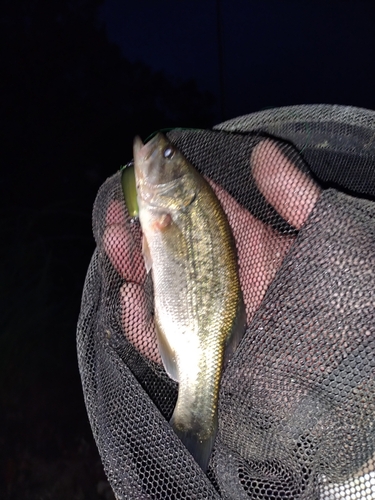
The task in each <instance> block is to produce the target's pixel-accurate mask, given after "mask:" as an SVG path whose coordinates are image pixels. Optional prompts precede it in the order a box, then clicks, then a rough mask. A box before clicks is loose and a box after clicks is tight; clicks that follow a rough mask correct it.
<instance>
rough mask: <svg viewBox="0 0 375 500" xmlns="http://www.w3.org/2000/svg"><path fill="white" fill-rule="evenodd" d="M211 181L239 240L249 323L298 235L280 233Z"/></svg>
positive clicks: (240, 266)
mask: <svg viewBox="0 0 375 500" xmlns="http://www.w3.org/2000/svg"><path fill="white" fill-rule="evenodd" d="M208 181H209V183H210V184H211V187H212V188H213V190H214V191H215V194H216V196H217V197H218V199H219V201H220V203H221V205H222V207H223V209H224V212H225V213H226V216H227V218H228V221H229V224H230V226H231V229H232V233H233V237H234V240H235V242H236V248H237V254H238V265H239V276H240V282H241V289H242V293H243V298H244V302H245V306H246V317H247V322H248V324H249V323H250V322H251V320H252V318H253V316H254V314H255V312H256V311H257V310H258V308H259V306H260V304H261V302H262V300H263V297H264V295H265V293H266V291H267V289H268V286H269V284H270V283H271V281H272V280H273V278H274V277H275V274H276V272H277V270H278V269H279V267H280V266H281V263H282V261H283V259H284V257H285V255H286V254H287V253H288V251H289V249H290V247H291V245H292V243H293V241H294V238H293V237H287V236H282V235H280V234H278V233H276V232H275V231H273V229H272V228H271V227H270V226H267V225H266V224H263V223H262V222H261V221H260V220H259V219H257V218H255V217H254V216H253V215H252V214H251V213H250V212H248V211H247V210H246V209H245V208H243V207H242V206H241V205H240V204H239V203H238V202H237V201H236V200H235V199H234V198H233V197H232V196H231V195H230V194H229V193H228V192H227V191H225V190H224V189H223V188H222V187H221V186H219V185H218V184H215V183H214V182H213V181H211V180H208Z"/></svg>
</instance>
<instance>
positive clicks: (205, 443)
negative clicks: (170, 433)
mask: <svg viewBox="0 0 375 500" xmlns="http://www.w3.org/2000/svg"><path fill="white" fill-rule="evenodd" d="M171 426H172V428H173V430H174V432H175V433H176V434H177V436H178V437H179V438H180V439H181V441H182V442H183V444H184V445H185V447H186V448H187V449H188V450H189V452H190V453H191V455H192V456H193V458H194V460H195V461H196V462H197V463H198V465H199V466H200V467H201V469H202V470H203V472H206V471H207V468H208V462H209V461H210V456H211V453H212V448H213V446H214V442H215V438H216V434H217V418H216V419H215V421H214V425H213V428H212V432H210V433H209V434H207V433H205V437H204V438H201V437H200V436H201V432H199V431H198V430H195V429H194V428H191V429H188V430H185V429H181V428H180V427H179V426H178V425H177V423H176V421H175V420H174V419H173V417H172V420H171Z"/></svg>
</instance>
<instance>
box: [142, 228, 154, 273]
mask: <svg viewBox="0 0 375 500" xmlns="http://www.w3.org/2000/svg"><path fill="white" fill-rule="evenodd" d="M142 254H143V258H144V261H145V266H146V272H147V273H149V272H150V270H151V268H152V258H151V252H150V247H149V246H148V243H147V239H146V236H145V235H144V234H143V236H142Z"/></svg>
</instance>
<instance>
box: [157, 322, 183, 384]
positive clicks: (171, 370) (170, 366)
mask: <svg viewBox="0 0 375 500" xmlns="http://www.w3.org/2000/svg"><path fill="white" fill-rule="evenodd" d="M155 327H156V337H157V340H158V347H159V353H160V356H161V359H162V361H163V365H164V368H165V371H166V372H167V374H168V376H169V377H170V378H171V379H173V380H175V381H176V382H178V370H177V361H176V355H175V353H174V351H173V349H172V348H171V346H170V345H169V343H168V340H167V339H166V337H165V335H164V333H163V331H162V329H161V328H160V327H158V325H157V322H155Z"/></svg>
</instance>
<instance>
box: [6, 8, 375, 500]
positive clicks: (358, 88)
mask: <svg viewBox="0 0 375 500" xmlns="http://www.w3.org/2000/svg"><path fill="white" fill-rule="evenodd" d="M374 16H375V5H374V2H373V1H364V0H340V1H339V0H337V1H334V0H324V1H323V0H321V1H320V0H304V1H303V2H302V1H301V0H283V1H281V0H259V1H251V0H247V1H246V0H220V2H218V1H217V0H207V1H206V0H205V1H202V0H175V1H171V0H159V1H158V2H154V1H153V2H151V1H150V0H148V1H146V0H138V1H137V2H133V3H131V2H128V1H125V0H107V1H101V0H77V1H73V0H71V1H69V0H65V1H64V0H49V1H48V2H47V1H41V0H40V1H38V0H23V1H17V0H7V1H5V2H3V3H2V7H1V10H0V39H1V44H0V74H1V76H0V123H1V150H0V158H1V182H0V186H1V187H0V224H1V239H0V297H1V302H0V405H1V408H0V410H1V411H0V429H1V430H0V498H5V499H8V500H10V499H28V500H29V499H30V500H34V499H35V500H36V499H38V500H39V499H43V500H48V499H57V500H59V499H66V498H70V499H103V498H104V499H105V498H107V499H110V498H112V497H111V496H110V491H109V490H108V487H107V484H106V482H105V476H104V474H103V471H102V467H101V464H100V459H99V457H98V454H97V451H96V447H95V444H94V442H93V439H92V437H91V431H90V428H89V425H88V420H87V416H86V412H85V408H84V403H83V395H82V391H81V387H80V379H79V374H78V368H77V359H76V352H75V328H76V322H77V317H78V313H79V307H80V297H81V293H82V287H83V282H84V278H85V273H86V269H87V266H88V263H89V260H90V256H91V254H92V252H93V249H94V242H93V237H92V233H91V208H92V205H93V202H94V199H95V195H96V193H97V190H98V188H99V186H100V185H101V184H102V183H103V181H104V180H105V179H106V178H107V177H108V176H110V175H111V174H113V173H114V172H116V171H117V170H118V169H119V167H120V166H121V165H123V164H124V163H126V162H127V161H129V160H130V159H131V156H132V140H133V137H134V135H136V134H140V135H141V136H142V137H143V138H145V137H147V136H148V135H149V134H150V133H151V132H153V131H155V130H156V129H159V128H164V127H173V126H182V127H194V128H204V127H211V126H212V125H214V124H215V123H218V122H219V121H221V120H223V119H228V118H231V117H235V116H238V115H241V114H246V113H250V112H253V111H257V110H260V109H263V108H267V107H274V106H282V105H290V104H301V103H336V104H346V105H354V106H360V107H367V108H370V109H375V92H374V90H375V72H374V62H375V17H374Z"/></svg>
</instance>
